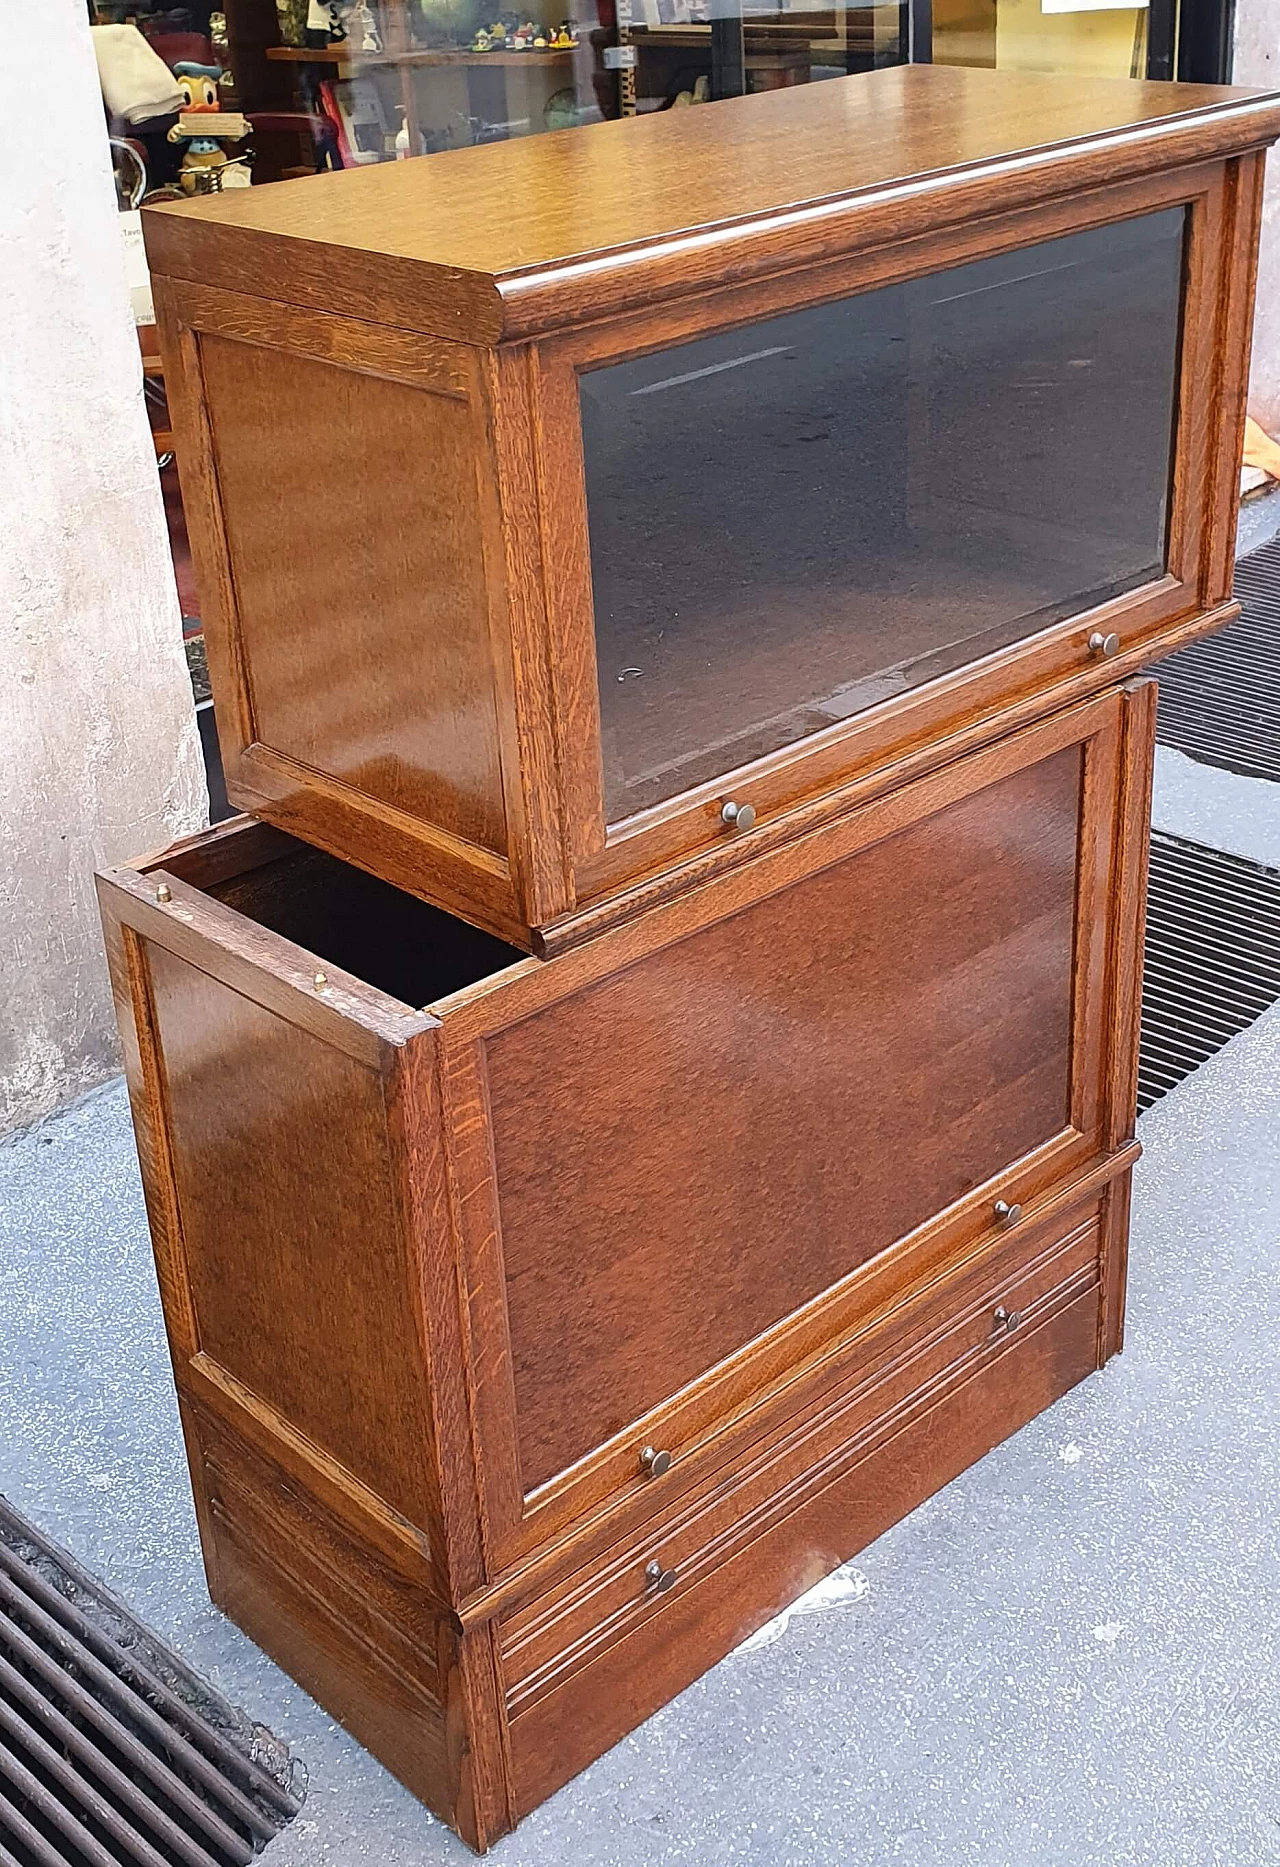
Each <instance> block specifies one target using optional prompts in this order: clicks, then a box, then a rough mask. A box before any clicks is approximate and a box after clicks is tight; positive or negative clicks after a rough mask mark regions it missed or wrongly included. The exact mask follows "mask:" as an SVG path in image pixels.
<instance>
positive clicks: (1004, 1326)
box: [992, 1303, 1022, 1335]
mask: <svg viewBox="0 0 1280 1867" xmlns="http://www.w3.org/2000/svg"><path fill="white" fill-rule="evenodd" d="M992 1321H993V1322H994V1323H995V1326H996V1328H997V1329H998V1330H1001V1331H1003V1333H1004V1334H1005V1335H1012V1334H1013V1332H1014V1330H1015V1329H1016V1328H1017V1326H1018V1324H1019V1323H1020V1322H1021V1321H1022V1313H1021V1311H1020V1310H1016V1309H1006V1308H1005V1306H1004V1304H1003V1303H1001V1304H1000V1305H999V1307H998V1308H997V1309H996V1310H995V1311H994V1313H993V1315H992Z"/></svg>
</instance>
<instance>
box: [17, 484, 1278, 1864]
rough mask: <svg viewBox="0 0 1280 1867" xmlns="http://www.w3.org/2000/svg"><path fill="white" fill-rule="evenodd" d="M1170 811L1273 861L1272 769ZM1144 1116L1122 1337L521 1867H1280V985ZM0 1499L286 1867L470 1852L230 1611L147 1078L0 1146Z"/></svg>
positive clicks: (1192, 830) (506, 1858) (1182, 763)
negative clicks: (174, 1657)
mask: <svg viewBox="0 0 1280 1867" xmlns="http://www.w3.org/2000/svg"><path fill="white" fill-rule="evenodd" d="M1276 498H1277V500H1280V496H1276ZM1254 527H1255V530H1256V521H1254ZM1156 818H1157V822H1158V824H1160V825H1161V826H1162V827H1164V828H1166V829H1169V830H1172V831H1174V832H1176V833H1177V834H1179V835H1183V836H1187V837H1190V838H1193V839H1194V840H1196V841H1199V842H1202V843H1208V844H1210V845H1212V846H1214V847H1219V848H1227V849H1231V850H1235V851H1237V852H1239V853H1241V854H1244V855H1247V856H1250V857H1253V858H1256V859H1259V860H1262V861H1265V862H1268V863H1270V864H1272V865H1275V866H1277V867H1280V786H1275V785H1270V784H1267V783H1265V782H1263V781H1260V780H1249V779H1242V778H1235V777H1232V776H1230V775H1229V774H1227V773H1223V772H1219V771H1212V770H1208V769H1207V768H1205V767H1203V766H1199V765H1196V764H1194V763H1192V761H1190V760H1189V759H1186V758H1184V757H1183V756H1182V755H1180V754H1178V753H1171V752H1167V751H1163V750H1162V751H1161V753H1160V755H1159V761H1158V775H1157V808H1156ZM1139 1132H1140V1136H1141V1139H1142V1141H1143V1144H1144V1147H1145V1150H1146V1152H1145V1157H1144V1159H1143V1161H1142V1163H1141V1165H1140V1167H1139V1169H1138V1173H1137V1191H1136V1209H1135V1223H1134V1231H1133V1240H1132V1258H1131V1269H1132V1284H1131V1294H1130V1304H1129V1333H1128V1346H1127V1348H1126V1351H1125V1353H1124V1355H1123V1356H1122V1357H1121V1358H1120V1359H1119V1360H1118V1361H1116V1362H1113V1363H1112V1364H1111V1365H1110V1366H1109V1367H1108V1368H1107V1369H1106V1370H1105V1371H1104V1372H1103V1373H1101V1374H1099V1375H1095V1376H1093V1377H1092V1378H1090V1379H1089V1380H1088V1381H1086V1382H1085V1383H1084V1384H1083V1386H1081V1387H1079V1388H1077V1389H1076V1390H1075V1391H1074V1392H1073V1393H1072V1394H1070V1395H1069V1396H1068V1397H1067V1398H1066V1399H1065V1400H1063V1401H1061V1402H1060V1403H1059V1404H1058V1405H1057V1406H1056V1407H1054V1408H1053V1409H1052V1410H1051V1411H1050V1412H1049V1413H1048V1414H1046V1415H1044V1416H1043V1417H1042V1418H1041V1419H1039V1420H1037V1421H1036V1422H1035V1423H1034V1424H1033V1425H1032V1426H1030V1427H1028V1428H1027V1429H1026V1430H1025V1431H1024V1432H1022V1433H1020V1434H1018V1435H1017V1436H1016V1438H1014V1439H1013V1440H1011V1441H1010V1442H1009V1443H1008V1444H1006V1445H1004V1446H1003V1447H1001V1448H999V1449H998V1450H997V1451H996V1452H994V1453H992V1454H991V1455H990V1456H989V1457H988V1458H987V1459H985V1460H983V1461H982V1463H981V1464H980V1465H978V1466H977V1467H976V1468H975V1469H974V1470H973V1471H971V1472H969V1473H968V1474H967V1475H966V1476H965V1477H963V1478H961V1479H959V1480H958V1481H957V1482H956V1483H955V1484H953V1485H951V1486H950V1487H948V1489H947V1490H945V1491H943V1492H942V1493H941V1494H940V1495H939V1496H937V1497H936V1498H934V1499H933V1500H931V1502H929V1503H928V1504H926V1505H925V1506H924V1507H923V1508H922V1509H920V1510H919V1511H917V1512H916V1513H915V1514H914V1515H913V1516H912V1517H910V1518H909V1519H908V1520H907V1521H906V1522H905V1523H903V1524H901V1525H900V1526H898V1528H896V1529H895V1530H893V1531H891V1532H890V1533H889V1534H888V1535H887V1536H884V1537H882V1538H881V1539H880V1541H879V1542H877V1543H875V1544H873V1545H872V1546H871V1548H869V1549H868V1550H866V1551H865V1552H864V1553H863V1554H862V1555H861V1556H860V1557H858V1558H857V1560H856V1562H855V1563H854V1564H852V1565H849V1567H848V1568H847V1569H846V1571H844V1572H843V1574H842V1575H840V1576H838V1577H837V1578H836V1580H835V1582H834V1583H832V1584H828V1585H826V1586H825V1587H824V1588H823V1589H821V1590H819V1591H818V1593H817V1595H816V1596H815V1597H812V1598H810V1599H809V1600H807V1601H806V1603H805V1604H803V1609H802V1610H797V1611H794V1612H793V1613H792V1615H791V1616H790V1618H789V1620H788V1621H787V1623H786V1625H785V1626H784V1627H779V1626H778V1625H777V1624H775V1625H774V1627H773V1628H772V1629H770V1630H769V1631H770V1633H771V1634H772V1635H773V1637H772V1638H771V1639H768V1640H760V1639H757V1641H755V1642H753V1643H752V1645H751V1649H750V1650H747V1651H742V1652H740V1653H738V1654H736V1655H734V1656H733V1657H731V1658H730V1659H728V1660H726V1661H724V1662H723V1663H722V1664H721V1665H720V1666H718V1667H717V1668H716V1669H715V1670H714V1671H713V1672H711V1673H710V1674H709V1675H708V1676H707V1677H706V1678H705V1679H703V1680H702V1681H700V1682H699V1683H698V1684H697V1685H695V1686H693V1687H692V1688H691V1689H690V1690H689V1691H687V1692H686V1693H684V1695H683V1696H682V1697H681V1698H679V1699H678V1700H676V1702H675V1703H674V1704H672V1705H670V1706H668V1707H667V1708H666V1709H665V1710H664V1711H662V1712H661V1713H660V1714H659V1715H658V1716H657V1717H655V1718H653V1719H651V1720H650V1722H649V1723H648V1724H647V1725H645V1726H644V1727H643V1729H641V1730H640V1731H638V1732H637V1733H635V1734H634V1735H633V1736H632V1737H630V1738H628V1739H627V1740H626V1741H625V1742H624V1743H622V1744H621V1745H619V1746H618V1748H617V1749H616V1750H614V1751H612V1752H611V1753H610V1754H609V1755H608V1756H606V1757H604V1758H603V1759H602V1760H601V1761H600V1762H599V1763H597V1764H596V1765H594V1766H593V1767H592V1768H591V1769H590V1770H588V1771H587V1772H586V1773H585V1774H584V1775H583V1776H582V1777H580V1778H579V1779H578V1780H577V1781H576V1782H574V1783H572V1784H571V1785H570V1786H569V1787H568V1788H567V1789H565V1790H563V1791H562V1792H561V1793H560V1794H559V1795H558V1796H556V1797H555V1798H554V1799H553V1800H552V1801H551V1802H550V1803H548V1804H547V1805H546V1806H545V1807H544V1808H542V1809H540V1810H539V1811H538V1812H537V1813H536V1814H535V1815H533V1816H532V1817H531V1818H530V1819H529V1820H528V1821H527V1822H526V1823H525V1824H524V1826H523V1827H522V1828H521V1829H520V1831H519V1832H518V1833H517V1834H516V1835H515V1836H513V1837H511V1838H510V1839H509V1840H507V1841H505V1842H503V1843H501V1844H500V1845H499V1846H498V1847H497V1848H496V1849H495V1851H494V1854H493V1856H492V1858H493V1859H494V1860H495V1861H497V1862H500V1863H501V1867H533V1864H534V1863H547V1864H548V1867H551V1864H553V1863H554V1867H587V1864H588V1863H603V1864H610V1867H611V1864H613V1863H617V1864H618V1867H623V1864H624V1863H625V1864H627V1867H632V1864H634V1867H659V1864H660V1863H682V1864H683V1863H688V1864H689V1867H693V1863H697V1864H698V1867H718V1864H719V1863H728V1862H737V1861H743V1862H753V1863H762V1864H765V1863H768V1864H770V1867H772V1864H774V1863H777V1864H778V1867H783V1864H784V1863H785V1864H786V1867H880V1863H889V1862H897V1861H902V1862H909V1863H912V1867H1137V1863H1144V1864H1145V1863H1149V1864H1150V1867H1208V1864H1209V1863H1222V1864H1223V1867H1262V1863H1280V1614H1277V1603H1278V1602H1280V1006H1277V1007H1275V1008H1273V1009H1272V1010H1271V1011H1270V1012H1268V1013H1266V1014H1265V1015H1264V1016H1263V1017H1262V1018H1261V1019H1260V1020H1259V1021H1258V1022H1257V1023H1256V1024H1255V1025H1253V1026H1252V1027H1251V1028H1250V1029H1248V1030H1247V1031H1246V1032H1244V1033H1243V1035H1241V1036H1240V1037H1238V1038H1236V1039H1234V1040H1233V1041H1232V1042H1231V1043H1230V1045H1229V1046H1228V1047H1227V1048H1226V1049H1225V1050H1223V1051H1221V1052H1220V1053H1219V1054H1218V1055H1217V1056H1215V1057H1214V1058H1212V1059H1211V1060H1210V1062H1209V1063H1208V1064H1206V1065H1205V1066H1204V1067H1203V1068H1202V1069H1201V1070H1199V1071H1197V1072H1196V1073H1195V1074H1194V1075H1192V1076H1191V1077H1189V1078H1188V1079H1187V1080H1186V1081H1185V1082H1184V1083H1182V1084H1181V1085H1179V1087H1177V1088H1176V1089H1175V1090H1173V1092H1172V1093H1171V1094H1170V1095H1169V1096H1167V1097H1166V1098H1165V1099H1164V1100H1163V1101H1161V1102H1159V1103H1157V1104H1156V1106H1155V1107H1154V1108H1153V1109H1152V1110H1151V1112H1150V1113H1149V1114H1148V1115H1146V1116H1145V1117H1144V1118H1143V1120H1142V1122H1141V1124H1140V1129H1139ZM0 1491H3V1492H5V1493H6V1494H7V1495H8V1496H9V1498H10V1499H11V1500H12V1501H13V1503H14V1504H15V1505H16V1506H17V1508H18V1509H19V1510H21V1511H23V1512H25V1513H26V1515H27V1516H28V1517H31V1518H33V1519H34V1520H35V1521H36V1522H37V1523H39V1524H40V1526H41V1527H42V1528H43V1529H44V1530H45V1531H46V1532H48V1533H49V1534H50V1535H52V1536H54V1537H56V1538H58V1539H59V1540H61V1541H62V1542H63V1543H64V1544H66V1545H67V1546H69V1547H70V1548H71V1549H72V1550H73V1551H74V1553H75V1554H76V1555H77V1556H79V1557H80V1558H81V1560H83V1561H84V1562H85V1563H86V1564H87V1565H88V1566H89V1567H91V1568H92V1569H94V1570H96V1571H97V1572H98V1573H99V1574H100V1575H102V1576H103V1577H104V1578H105V1579H106V1580H107V1582H108V1583H109V1584H110V1585H111V1586H113V1587H114V1588H115V1589H116V1590H118V1591H119V1592H120V1593H121V1594H122V1595H124V1597H125V1598H126V1599H127V1601H128V1602H129V1603H130V1605H131V1606H132V1607H133V1608H135V1609H136V1610H137V1611H138V1612H139V1613H140V1614H141V1615H142V1616H143V1618H144V1619H146V1620H147V1621H148V1622H150V1623H151V1625H153V1626H154V1627H155V1628H156V1629H157V1630H158V1631H159V1632H160V1633H161V1634H163V1635H164V1636H165V1637H167V1638H168V1639H169V1640H171V1641H172V1642H173V1643H174V1644H175V1645H176V1646H177V1647H178V1648H179V1649H180V1651H181V1652H182V1653H183V1654H184V1655H185V1656H186V1658H187V1659H188V1660H190V1661H191V1662H192V1664H194V1665H195V1666H196V1667H197V1668H199V1669H200V1670H201V1671H202V1672H204V1673H205V1674H206V1675H208V1676H209V1677H210V1678H211V1679H212V1680H213V1681H214V1682H215V1683H216V1684H217V1685H219V1686H220V1687H221V1688H222V1689H223V1690H224V1691H225V1692H226V1693H227V1694H228V1695H229V1696H230V1697H232V1698H233V1699H235V1700H236V1701H237V1702H238V1703H239V1704H241V1705H243V1706H244V1707H245V1708H246V1709H247V1710H248V1711H249V1712H250V1713H251V1715H253V1716H254V1717H256V1718H259V1719H261V1720H263V1721H264V1722H265V1723H266V1724H268V1725H269V1726H271V1727H272V1728H273V1729H274V1730H275V1731H276V1732H277V1733H279V1734H280V1735H281V1736H282V1737H284V1738H285V1739H286V1740H287V1741H288V1742H289V1743H290V1744H291V1745H292V1746H293V1748H294V1750H295V1751H296V1753H297V1754H298V1755H299V1756H300V1757H301V1758H302V1760H303V1761H304V1763H305V1764H306V1766H307V1769H308V1771H309V1774H310V1793H309V1797H308V1801H307V1804H306V1806H305V1808H304V1810H303V1813H302V1815H301V1817H300V1818H299V1819H298V1820H297V1821H296V1822H295V1823H294V1825H293V1826H292V1827H291V1828H290V1829H288V1830H286V1831H285V1833H284V1834H283V1835H282V1836H280V1837H279V1839H278V1840H276V1841H275V1842H273V1843H272V1844H271V1846H270V1848H269V1850H268V1853H267V1855H266V1856H265V1860H266V1862H267V1863H268V1867H290V1864H291V1863H298V1864H300V1863H328V1864H330V1867H354V1864H355V1863H358V1862H371V1863H377V1867H400V1864H406V1867H407V1864H408V1863H414V1864H415V1867H416V1864H418V1863H423V1864H425V1863H436V1862H461V1861H463V1860H466V1859H468V1858H470V1857H469V1856H468V1855H467V1853H466V1850H465V1849H464V1848H463V1846H462V1844H461V1843H460V1842H458V1841H456V1840H455V1839H454V1838H453V1836H452V1835H450V1834H449V1832H448V1831H447V1830H446V1829H444V1828H443V1827H441V1826H440V1825H439V1824H437V1823H435V1822H433V1821H432V1819H431V1818H430V1817H429V1816H428V1815H427V1814H426V1813H425V1812H424V1811H423V1810H422V1809H421V1808H420V1807H419V1806H418V1805H417V1804H416V1803H415V1802H414V1801H413V1800H412V1799H411V1798H410V1797H409V1796H408V1795H407V1794H405V1793H404V1792H403V1791H402V1790H400V1789H399V1788H398V1787H397V1786H396V1784H395V1783H394V1782H392V1780H391V1779H390V1778H389V1777H388V1776H387V1775H386V1774H385V1773H384V1772H383V1771H382V1770H381V1769H380V1768H379V1766H378V1765H377V1764H376V1763H374V1762H373V1761H372V1759H371V1758H369V1757H367V1756H366V1755H365V1754H364V1753H363V1752H362V1751H361V1750H360V1749H359V1748H358V1746H357V1745H355V1744H354V1743H353V1742H352V1741H351V1740H350V1739H349V1738H348V1737H346V1736H345V1735H344V1734H343V1732H342V1731H340V1730H339V1729H337V1728H336V1727H335V1726H334V1725H333V1724H332V1722H331V1721H330V1720H329V1719H328V1718H327V1717H326V1716H325V1714H324V1713H323V1712H321V1711H320V1710H319V1709H318V1708H317V1707H316V1706H315V1705H314V1704H312V1703H311V1701H310V1700H309V1699H308V1698H307V1697H306V1696H305V1694H303V1693H302V1692H301V1691H299V1689H298V1688H297V1687H296V1686H294V1685H293V1684H291V1682H290V1681H289V1680H288V1679H286V1678H285V1677H284V1676H283V1675H282V1674H281V1673H279V1672H278V1671H277V1670H276V1669H275V1668H274V1667H273V1666H272V1665H271V1664H270V1663H269V1662H268V1661H266V1660H265V1659H264V1658H263V1657H262V1656H261V1654H259V1653H258V1652H257V1650H256V1649H255V1648H254V1647H253V1646H252V1645H251V1644H250V1643H249V1642H248V1641H247V1640H246V1639H245V1638H243V1637H242V1636H241V1635H240V1634H239V1633H238V1632H237V1631H236V1630H235V1629H234V1628H233V1627H231V1626H230V1625H229V1624H228V1623H227V1622H226V1621H224V1620H223V1619H222V1617H221V1616H220V1615H219V1614H217V1613H216V1612H215V1611H214V1610H213V1609H212V1608H211V1607H210V1605H209V1603H208V1600H207V1597H206V1595H205V1592H204V1587H203V1582H202V1577H201V1570H200V1564H199V1558H198V1553H197V1546H196V1535H195V1524H194V1519H193V1516H192V1512H191V1507H190V1503H189V1501H188V1493H187V1485H186V1478H185V1471H184V1466H183V1460H182V1454H181V1450H180V1440H179V1435H178V1427H177V1418H176V1412H175V1408H174V1401H173V1393H172V1387H171V1384H170V1377H169V1371H168V1363H167V1359H166V1355H165V1349H164V1343H163V1337H162V1332H161V1325H160V1309H159V1303H158V1300H157V1298H156V1293H155V1288H154V1284H153V1279H152V1271H151V1262H150V1255H149V1249H148V1243H147V1233H146V1224H145V1219H144V1214H143V1207H142V1197H141V1191H140V1188H139V1184H138V1178H137V1171H136V1165H135V1160H134V1151H133V1140H132V1135H131V1132H130V1128H129V1117H128V1109H127V1105H126V1101H125V1097H124V1093H123V1090H122V1089H121V1088H120V1087H119V1086H112V1087H109V1088H108V1089H107V1090H105V1091H104V1092H102V1093H100V1094H98V1095H96V1096H94V1097H92V1098H90V1099H88V1100H87V1101H85V1102H82V1103H80V1104H79V1105H78V1106H76V1107H74V1108H73V1109H71V1110H70V1111H69V1112H67V1113H65V1114H63V1115H61V1116H59V1117H57V1118H55V1119H53V1120H51V1121H49V1122H47V1123H45V1124H44V1125H43V1126H42V1127H40V1128H38V1129H35V1130H33V1131H30V1132H28V1133H27V1134H25V1135H23V1136H21V1137H18V1138H17V1139H16V1140H14V1141H13V1142H12V1143H10V1144H9V1145H8V1146H6V1147H4V1148H0Z"/></svg>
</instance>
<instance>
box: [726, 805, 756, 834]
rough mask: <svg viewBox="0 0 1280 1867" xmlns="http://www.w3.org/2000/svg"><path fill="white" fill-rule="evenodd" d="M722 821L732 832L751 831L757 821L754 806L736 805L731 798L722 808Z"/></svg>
mask: <svg viewBox="0 0 1280 1867" xmlns="http://www.w3.org/2000/svg"><path fill="white" fill-rule="evenodd" d="M720 820H721V822H722V823H727V824H728V826H729V828H730V829H731V830H749V829H750V828H751V826H752V824H753V823H754V822H755V820H756V807H755V805H754V804H735V803H734V801H733V799H732V798H730V799H729V802H728V803H727V804H723V805H722V806H721V808H720Z"/></svg>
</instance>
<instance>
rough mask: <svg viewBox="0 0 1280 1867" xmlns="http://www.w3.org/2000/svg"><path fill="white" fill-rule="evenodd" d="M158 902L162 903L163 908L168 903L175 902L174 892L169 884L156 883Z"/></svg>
mask: <svg viewBox="0 0 1280 1867" xmlns="http://www.w3.org/2000/svg"><path fill="white" fill-rule="evenodd" d="M156 900H157V901H158V902H159V903H160V905H161V907H164V906H165V905H166V903H167V902H170V901H172V900H173V891H172V890H171V889H170V887H169V884H168V882H157V883H156Z"/></svg>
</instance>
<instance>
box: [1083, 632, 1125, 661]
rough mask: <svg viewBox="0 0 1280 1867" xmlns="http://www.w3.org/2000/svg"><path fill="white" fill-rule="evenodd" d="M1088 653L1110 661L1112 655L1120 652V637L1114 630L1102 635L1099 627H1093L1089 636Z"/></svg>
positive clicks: (1101, 659)
mask: <svg viewBox="0 0 1280 1867" xmlns="http://www.w3.org/2000/svg"><path fill="white" fill-rule="evenodd" d="M1089 653H1090V654H1091V655H1096V656H1097V657H1098V659H1099V660H1100V661H1110V659H1111V657H1112V655H1118V654H1119V653H1120V637H1119V636H1118V635H1116V634H1115V633H1114V632H1113V633H1112V634H1110V635H1104V634H1103V633H1102V631H1101V629H1095V630H1094V632H1093V634H1092V635H1091V636H1090V637H1089Z"/></svg>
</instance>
